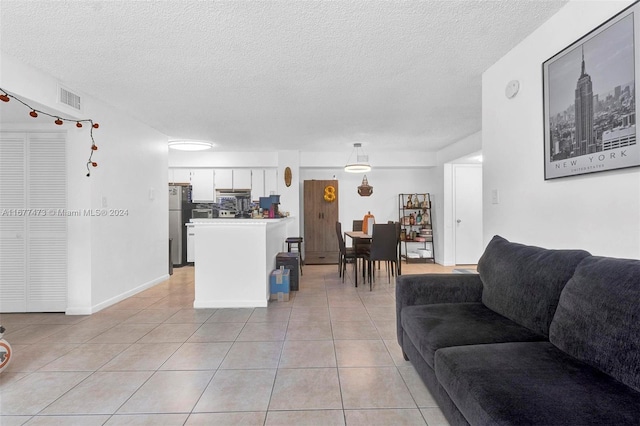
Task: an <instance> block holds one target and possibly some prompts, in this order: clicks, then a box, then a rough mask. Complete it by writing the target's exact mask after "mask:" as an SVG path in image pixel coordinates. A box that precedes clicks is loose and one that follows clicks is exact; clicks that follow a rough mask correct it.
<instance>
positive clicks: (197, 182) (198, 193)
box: [191, 169, 215, 203]
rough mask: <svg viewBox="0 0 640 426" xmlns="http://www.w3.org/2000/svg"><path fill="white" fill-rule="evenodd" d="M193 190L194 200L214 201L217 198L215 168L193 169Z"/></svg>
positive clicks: (196, 201)
mask: <svg viewBox="0 0 640 426" xmlns="http://www.w3.org/2000/svg"><path fill="white" fill-rule="evenodd" d="M191 191H192V192H191V199H192V200H193V202H195V203H213V201H214V200H215V196H214V180H213V169H192V170H191Z"/></svg>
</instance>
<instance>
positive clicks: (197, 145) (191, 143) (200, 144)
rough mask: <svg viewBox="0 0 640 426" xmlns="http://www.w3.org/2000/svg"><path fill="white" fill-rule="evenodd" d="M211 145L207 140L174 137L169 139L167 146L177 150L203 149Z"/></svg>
mask: <svg viewBox="0 0 640 426" xmlns="http://www.w3.org/2000/svg"><path fill="white" fill-rule="evenodd" d="M212 147H213V143H211V142H209V141H197V140H189V139H174V140H170V141H169V148H171V149H177V150H179V151H204V150H207V149H209V148H212Z"/></svg>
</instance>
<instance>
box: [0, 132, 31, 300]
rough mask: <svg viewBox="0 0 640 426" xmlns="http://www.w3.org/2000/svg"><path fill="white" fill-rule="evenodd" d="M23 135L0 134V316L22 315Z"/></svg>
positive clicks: (24, 285) (24, 287)
mask: <svg viewBox="0 0 640 426" xmlns="http://www.w3.org/2000/svg"><path fill="white" fill-rule="evenodd" d="M26 145H27V135H26V134H24V133H1V134H0V312H26V310H27V271H26V259H27V250H26V240H25V237H26V231H27V220H26V218H25V217H24V216H18V215H17V214H13V212H16V211H17V210H18V209H24V208H25V206H26V200H25V167H26V152H25V149H26Z"/></svg>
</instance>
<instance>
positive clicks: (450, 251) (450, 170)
mask: <svg viewBox="0 0 640 426" xmlns="http://www.w3.org/2000/svg"><path fill="white" fill-rule="evenodd" d="M481 154H482V153H481V152H476V153H473V154H469V156H465V157H462V158H459V159H456V160H453V161H450V162H448V163H444V182H443V203H442V204H443V210H444V212H443V218H444V227H443V232H442V234H443V251H442V252H443V255H442V265H444V266H454V265H455V264H456V238H455V236H456V235H455V223H456V217H455V216H456V209H455V181H454V179H455V173H454V167H456V166H460V165H463V166H464V165H467V166H468V165H476V166H479V167H482V162H481V161H478V158H480V157H481ZM479 209H480V211H481V212H482V205H480V206H479Z"/></svg>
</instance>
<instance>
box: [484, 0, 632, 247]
mask: <svg viewBox="0 0 640 426" xmlns="http://www.w3.org/2000/svg"><path fill="white" fill-rule="evenodd" d="M630 3H631V2H630V1H622V2H618V1H610V2H605V1H598V2H584V1H571V2H569V3H568V4H567V5H566V6H565V7H564V8H562V9H561V10H560V11H559V12H558V13H557V14H556V15H554V16H553V17H552V18H551V19H549V20H548V21H547V22H546V23H544V24H543V25H542V26H541V27H540V28H539V29H538V30H536V31H535V32H534V33H533V34H531V35H530V36H529V37H528V38H527V39H525V40H524V41H523V42H522V43H520V44H519V45H518V46H516V47H515V48H514V49H513V50H512V51H511V52H509V53H508V54H507V55H506V56H504V57H503V58H501V59H500V60H499V61H498V62H497V63H496V64H494V65H493V66H492V67H491V68H489V69H488V70H487V71H486V72H485V73H484V74H483V79H482V111H483V117H482V140H483V147H482V151H483V157H484V165H483V166H484V174H483V181H484V191H483V198H484V200H483V203H484V239H485V243H486V242H488V241H489V239H490V238H491V237H492V236H493V235H494V234H499V235H502V236H503V237H505V238H507V239H510V240H513V241H517V242H522V243H526V244H534V245H539V246H543V247H548V248H583V249H586V250H588V251H590V252H591V253H592V254H595V255H605V256H615V257H627V258H640V169H638V168H633V169H626V170H620V171H611V172H602V173H594V174H590V175H582V176H575V177H569V178H563V179H555V180H550V181H545V180H544V171H543V111H542V71H541V68H542V63H543V62H544V61H545V60H547V59H548V58H550V57H551V56H553V55H554V54H556V53H557V52H559V51H560V50H562V49H563V48H565V47H566V46H568V45H569V44H571V43H573V42H574V41H575V40H577V39H579V38H580V37H582V36H583V35H585V34H586V33H588V32H589V31H591V30H592V29H594V28H596V27H597V26H598V25H600V24H601V23H603V22H604V21H606V20H607V19H609V18H610V17H612V16H614V15H615V14H616V13H617V12H619V11H621V10H622V9H624V8H625V7H626V6H627V5H629V4H630ZM638 60H639V58H638V57H636V67H638V66H639V62H638ZM576 77H577V75H576ZM513 79H517V80H519V81H520V87H521V88H520V92H519V93H518V94H517V96H516V97H515V98H513V99H511V100H509V99H507V98H506V97H505V95H504V89H505V86H506V84H507V82H509V81H510V80H513ZM492 190H497V191H498V193H499V204H492V203H491V191H492Z"/></svg>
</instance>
